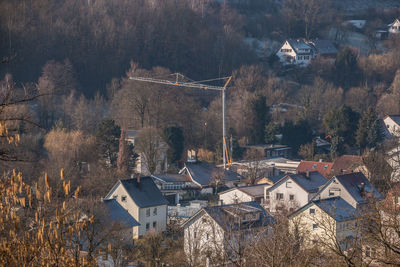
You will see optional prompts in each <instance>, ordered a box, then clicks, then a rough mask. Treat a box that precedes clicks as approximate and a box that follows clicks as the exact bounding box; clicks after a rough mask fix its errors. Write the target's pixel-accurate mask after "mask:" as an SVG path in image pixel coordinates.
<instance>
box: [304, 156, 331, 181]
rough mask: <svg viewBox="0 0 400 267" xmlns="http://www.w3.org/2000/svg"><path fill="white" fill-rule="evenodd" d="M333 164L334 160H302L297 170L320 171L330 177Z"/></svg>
mask: <svg viewBox="0 0 400 267" xmlns="http://www.w3.org/2000/svg"><path fill="white" fill-rule="evenodd" d="M332 166H333V163H332V162H320V161H305V160H302V161H301V162H300V164H299V166H297V171H298V172H307V171H318V172H319V173H320V174H322V175H323V176H325V177H326V178H328V177H330V174H331V169H332Z"/></svg>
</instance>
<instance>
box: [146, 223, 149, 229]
mask: <svg viewBox="0 0 400 267" xmlns="http://www.w3.org/2000/svg"><path fill="white" fill-rule="evenodd" d="M149 229H150V223H146V231H149Z"/></svg>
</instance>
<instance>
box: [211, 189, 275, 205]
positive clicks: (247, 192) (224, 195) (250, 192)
mask: <svg viewBox="0 0 400 267" xmlns="http://www.w3.org/2000/svg"><path fill="white" fill-rule="evenodd" d="M265 187H267V188H269V187H271V185H269V184H258V185H250V186H241V187H235V188H231V189H228V190H226V191H223V192H220V193H218V195H219V200H220V202H221V204H234V203H242V202H250V201H256V202H257V203H260V204H262V203H263V202H264V190H265Z"/></svg>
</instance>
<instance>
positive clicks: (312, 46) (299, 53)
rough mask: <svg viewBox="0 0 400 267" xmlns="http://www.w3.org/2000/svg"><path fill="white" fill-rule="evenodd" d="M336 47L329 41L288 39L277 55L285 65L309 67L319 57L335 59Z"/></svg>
mask: <svg viewBox="0 0 400 267" xmlns="http://www.w3.org/2000/svg"><path fill="white" fill-rule="evenodd" d="M337 52H338V51H337V49H336V47H335V45H334V44H333V43H332V42H331V41H329V40H319V39H316V40H310V41H307V40H305V39H288V40H286V41H285V42H284V43H283V45H282V46H281V48H280V49H279V50H278V52H277V53H276V55H277V56H278V57H279V60H280V61H281V62H282V63H283V64H284V65H297V66H303V67H304V66H307V65H308V64H309V63H310V62H311V60H312V59H314V58H315V57H317V56H322V57H326V58H335V57H336V54H337Z"/></svg>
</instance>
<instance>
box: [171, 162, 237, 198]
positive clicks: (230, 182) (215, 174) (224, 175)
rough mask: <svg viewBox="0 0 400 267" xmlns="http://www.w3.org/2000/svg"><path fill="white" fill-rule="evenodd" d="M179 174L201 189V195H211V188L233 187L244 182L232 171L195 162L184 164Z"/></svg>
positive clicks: (206, 163)
mask: <svg viewBox="0 0 400 267" xmlns="http://www.w3.org/2000/svg"><path fill="white" fill-rule="evenodd" d="M179 174H181V175H187V176H188V177H189V179H190V181H191V182H192V183H194V184H195V185H196V186H197V187H198V188H200V189H202V193H213V192H214V189H213V188H214V187H218V186H227V187H229V188H231V187H235V186H236V185H238V184H239V183H240V182H241V181H242V180H244V177H243V176H241V175H239V174H237V173H235V172H233V171H230V170H225V169H224V168H220V167H216V166H214V165H212V164H210V163H208V162H205V161H197V160H196V161H190V162H189V161H188V162H185V164H184V167H183V168H182V169H181V170H180V171H179Z"/></svg>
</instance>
